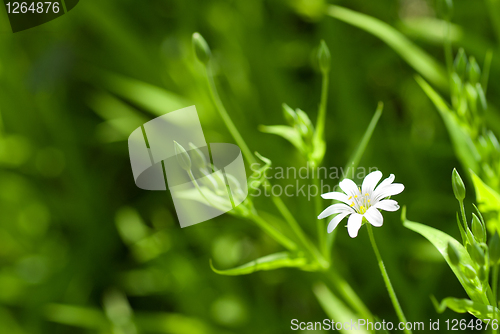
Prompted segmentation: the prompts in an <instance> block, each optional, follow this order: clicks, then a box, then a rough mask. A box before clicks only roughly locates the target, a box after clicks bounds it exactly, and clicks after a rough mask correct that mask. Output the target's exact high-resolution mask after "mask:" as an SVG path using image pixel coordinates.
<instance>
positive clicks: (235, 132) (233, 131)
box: [205, 65, 257, 164]
mask: <svg viewBox="0 0 500 334" xmlns="http://www.w3.org/2000/svg"><path fill="white" fill-rule="evenodd" d="M205 69H206V71H207V80H208V88H209V89H210V95H211V97H212V101H213V102H214V104H215V106H216V107H217V110H218V111H219V115H220V116H221V117H222V120H223V121H224V124H226V127H227V128H228V130H229V132H230V133H231V136H233V138H234V140H235V141H236V144H237V145H238V146H239V147H240V149H241V152H242V153H243V156H244V157H245V159H247V160H248V161H249V162H250V164H253V163H256V162H257V160H256V159H255V157H254V156H253V154H252V152H251V151H250V149H249V148H248V146H247V144H246V142H245V140H244V139H243V137H242V136H241V134H240V132H239V131H238V129H237V128H236V126H235V125H234V123H233V121H232V120H231V117H229V115H228V113H227V111H226V108H225V107H224V104H223V103H222V100H221V99H220V96H219V93H218V92H217V87H216V86H215V82H214V77H213V73H212V68H211V66H210V65H207V66H205Z"/></svg>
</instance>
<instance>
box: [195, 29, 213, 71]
mask: <svg viewBox="0 0 500 334" xmlns="http://www.w3.org/2000/svg"><path fill="white" fill-rule="evenodd" d="M192 42H193V49H194V52H195V54H196V58H198V60H199V61H200V62H202V63H203V64H205V65H206V64H207V63H208V61H209V60H210V58H211V57H212V52H211V51H210V47H209V46H208V44H207V41H205V39H204V38H203V36H201V35H200V34H199V33H197V32H195V33H194V34H193V38H192Z"/></svg>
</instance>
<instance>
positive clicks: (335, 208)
mask: <svg viewBox="0 0 500 334" xmlns="http://www.w3.org/2000/svg"><path fill="white" fill-rule="evenodd" d="M344 212H347V213H350V212H354V210H353V209H352V208H351V207H350V206H348V205H345V204H342V203H337V204H333V205H330V206H329V207H327V208H326V209H325V210H324V211H323V212H321V213H320V214H319V216H318V219H323V218H325V217H328V216H331V215H333V214H336V213H344Z"/></svg>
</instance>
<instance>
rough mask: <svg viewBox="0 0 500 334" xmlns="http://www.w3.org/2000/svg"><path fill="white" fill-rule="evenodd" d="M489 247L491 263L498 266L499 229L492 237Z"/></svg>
mask: <svg viewBox="0 0 500 334" xmlns="http://www.w3.org/2000/svg"><path fill="white" fill-rule="evenodd" d="M488 249H489V254H490V264H491V265H493V266H496V265H497V264H498V260H500V237H498V232H497V231H495V234H494V235H493V237H491V240H490V244H489V245H488Z"/></svg>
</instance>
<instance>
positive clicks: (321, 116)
mask: <svg viewBox="0 0 500 334" xmlns="http://www.w3.org/2000/svg"><path fill="white" fill-rule="evenodd" d="M322 76H323V82H322V85H321V101H320V104H319V113H318V120H317V121H316V132H315V133H314V136H315V142H316V141H318V140H322V139H323V135H324V132H325V122H326V105H327V102H328V83H329V76H328V72H322ZM318 163H319V162H318Z"/></svg>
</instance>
